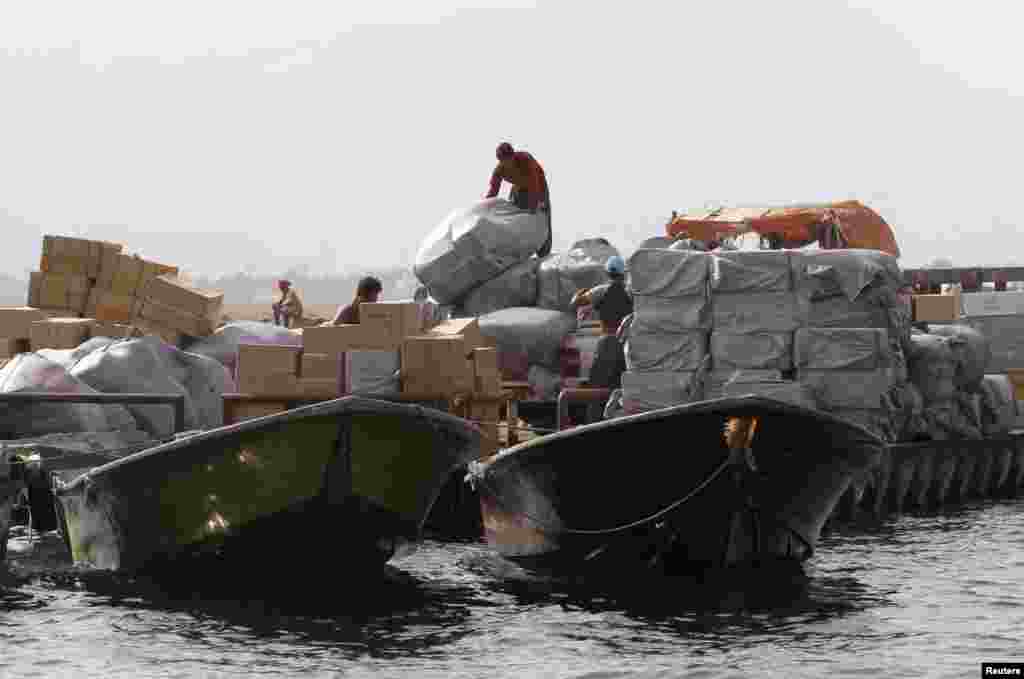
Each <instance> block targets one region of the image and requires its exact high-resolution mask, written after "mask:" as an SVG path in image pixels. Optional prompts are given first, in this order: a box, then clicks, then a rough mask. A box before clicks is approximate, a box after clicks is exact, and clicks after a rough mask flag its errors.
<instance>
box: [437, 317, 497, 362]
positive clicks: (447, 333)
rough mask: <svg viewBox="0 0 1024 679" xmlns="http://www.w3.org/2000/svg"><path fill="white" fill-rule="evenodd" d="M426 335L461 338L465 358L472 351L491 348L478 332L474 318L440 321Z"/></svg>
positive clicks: (477, 325) (478, 328) (478, 327)
mask: <svg viewBox="0 0 1024 679" xmlns="http://www.w3.org/2000/svg"><path fill="white" fill-rule="evenodd" d="M427 334H428V335H431V336H434V337H453V336H460V337H462V338H463V341H464V343H465V354H466V356H467V357H469V356H471V355H472V353H473V350H474V349H477V348H479V347H488V346H492V345H490V344H488V343H487V340H486V339H485V338H484V336H483V334H482V333H481V332H480V325H479V324H478V323H477V321H476V319H475V318H453V319H451V320H448V321H441V322H440V323H438V324H437V325H435V326H434V327H433V328H431V329H430V330H429V331H427Z"/></svg>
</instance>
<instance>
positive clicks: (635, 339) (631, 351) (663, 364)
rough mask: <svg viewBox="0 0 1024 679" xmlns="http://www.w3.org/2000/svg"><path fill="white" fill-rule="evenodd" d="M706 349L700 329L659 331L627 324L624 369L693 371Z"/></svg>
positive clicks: (704, 334)
mask: <svg viewBox="0 0 1024 679" xmlns="http://www.w3.org/2000/svg"><path fill="white" fill-rule="evenodd" d="M707 351H708V333H706V332H704V331H703V330H689V331H681V332H659V331H657V330H653V331H652V330H650V329H647V330H645V329H644V326H643V325H642V324H640V323H637V322H634V323H633V324H632V325H631V326H630V330H629V332H628V333H627V337H626V342H625V353H626V368H627V369H628V370H632V371H635V372H666V371H679V370H696V369H697V368H698V367H699V366H700V364H701V362H702V361H703V360H704V357H705V356H707Z"/></svg>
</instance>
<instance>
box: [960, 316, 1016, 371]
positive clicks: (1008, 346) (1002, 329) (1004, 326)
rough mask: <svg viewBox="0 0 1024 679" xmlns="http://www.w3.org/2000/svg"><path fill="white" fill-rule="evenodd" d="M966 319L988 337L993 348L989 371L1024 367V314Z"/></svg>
mask: <svg viewBox="0 0 1024 679" xmlns="http://www.w3.org/2000/svg"><path fill="white" fill-rule="evenodd" d="M965 320H966V322H967V324H968V325H969V326H971V327H972V328H974V329H975V330H977V331H978V332H980V333H981V334H982V335H984V336H985V337H987V338H988V341H989V346H990V347H991V350H992V357H991V359H990V360H989V363H988V368H987V369H988V371H989V372H993V373H997V372H1003V371H1006V370H1010V369H1012V368H1021V367H1024V316H985V317H978V318H968V319H965Z"/></svg>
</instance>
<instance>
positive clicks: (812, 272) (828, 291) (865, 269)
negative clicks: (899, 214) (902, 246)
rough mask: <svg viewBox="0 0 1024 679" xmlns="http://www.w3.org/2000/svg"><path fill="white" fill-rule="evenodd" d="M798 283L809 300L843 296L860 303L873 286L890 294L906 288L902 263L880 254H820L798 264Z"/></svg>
mask: <svg viewBox="0 0 1024 679" xmlns="http://www.w3.org/2000/svg"><path fill="white" fill-rule="evenodd" d="M795 264H796V270H797V275H796V281H797V286H798V287H799V288H800V290H801V292H802V293H803V294H804V295H805V296H806V297H808V298H809V299H814V298H818V297H831V296H833V295H840V294H841V295H843V296H845V297H846V298H847V299H848V300H850V301H853V300H855V299H857V298H858V297H859V296H860V294H861V293H862V292H863V291H864V290H865V289H866V288H867V287H868V286H870V285H871V284H872V283H875V284H876V285H879V286H881V287H882V288H886V289H890V290H899V289H900V288H901V287H902V286H903V276H902V273H901V272H900V265H899V262H898V261H897V259H896V258H895V257H893V256H892V255H890V254H887V253H884V252H879V251H878V250H858V249H848V250H817V251H814V252H802V253H801V255H800V259H799V260H796V262H795Z"/></svg>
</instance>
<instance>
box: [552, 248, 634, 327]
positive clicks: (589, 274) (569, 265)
mask: <svg viewBox="0 0 1024 679" xmlns="http://www.w3.org/2000/svg"><path fill="white" fill-rule="evenodd" d="M618 254H619V251H618V250H617V249H616V248H615V247H614V246H612V244H611V243H609V242H608V241H607V240H605V239H604V238H588V239H585V240H580V241H576V242H575V243H573V244H572V247H571V248H569V251H568V252H565V253H562V254H552V255H548V256H547V257H545V258H544V259H543V260H542V261H541V263H540V266H539V267H538V269H537V281H538V282H537V306H539V307H541V308H542V309H555V310H557V311H573V308H572V304H571V302H572V298H573V295H575V294H576V292H577V291H579V290H582V289H584V288H591V287H593V286H595V285H600V284H601V283H606V282H607V281H608V274H607V273H605V269H604V267H605V264H606V263H607V262H608V258H609V257H612V256H615V255H618Z"/></svg>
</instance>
